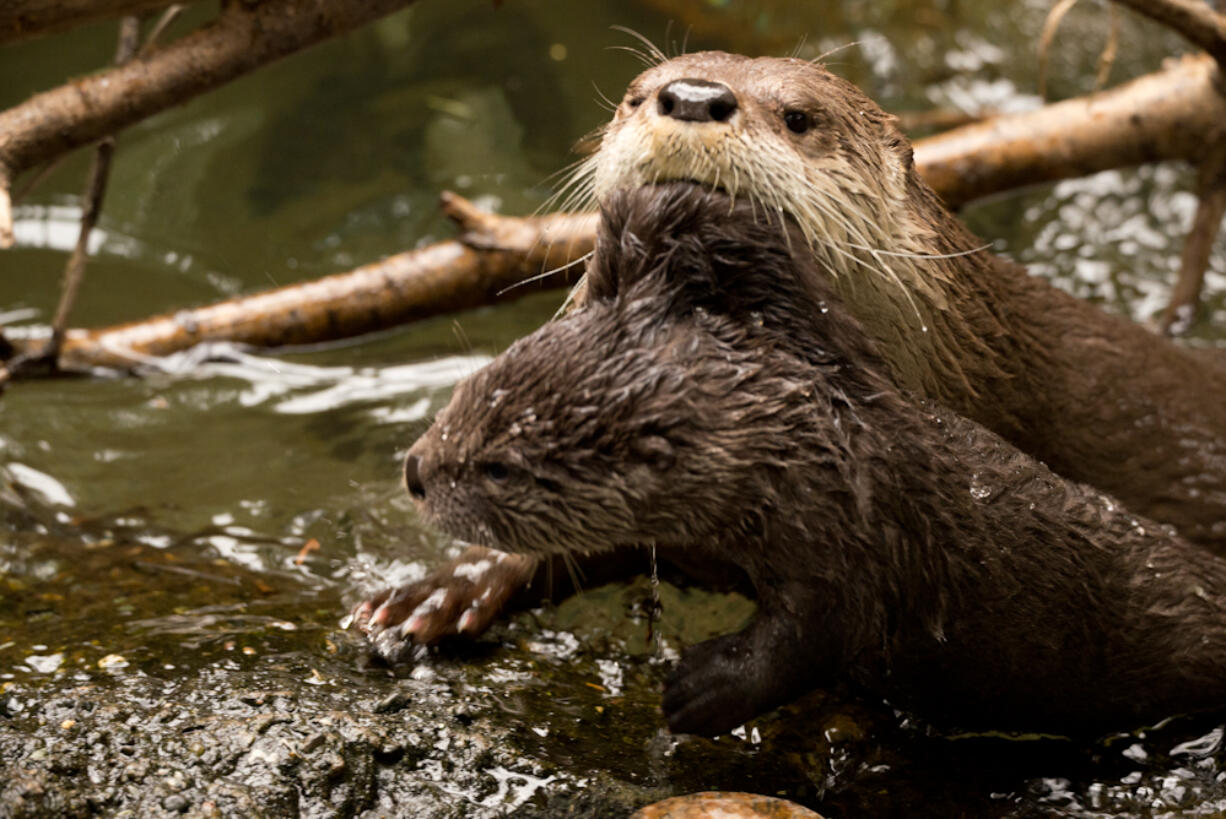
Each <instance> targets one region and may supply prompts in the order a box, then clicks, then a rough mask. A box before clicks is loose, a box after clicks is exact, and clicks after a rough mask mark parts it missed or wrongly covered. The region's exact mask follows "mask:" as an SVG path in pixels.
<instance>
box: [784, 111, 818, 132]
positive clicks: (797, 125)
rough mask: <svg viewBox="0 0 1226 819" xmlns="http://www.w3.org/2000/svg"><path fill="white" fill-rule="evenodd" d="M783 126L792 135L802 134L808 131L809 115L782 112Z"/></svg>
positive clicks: (801, 112) (800, 112) (798, 112)
mask: <svg viewBox="0 0 1226 819" xmlns="http://www.w3.org/2000/svg"><path fill="white" fill-rule="evenodd" d="M783 124H784V125H786V126H788V130H789V131H791V132H792V133H794V134H803V133H804V132H805V131H807V130H809V125H810V124H811V123H810V122H809V115H808V114H806V113H805V112H804V111H784V112H783Z"/></svg>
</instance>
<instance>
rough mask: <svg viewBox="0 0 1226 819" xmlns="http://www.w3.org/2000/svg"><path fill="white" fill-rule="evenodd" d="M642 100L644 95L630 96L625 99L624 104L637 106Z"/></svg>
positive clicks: (632, 106)
mask: <svg viewBox="0 0 1226 819" xmlns="http://www.w3.org/2000/svg"><path fill="white" fill-rule="evenodd" d="M643 100H644V97H631V98H630V99H628V100H626V105H629V106H630V107H631V108H638V107H639V106H640V105H642V104H643Z"/></svg>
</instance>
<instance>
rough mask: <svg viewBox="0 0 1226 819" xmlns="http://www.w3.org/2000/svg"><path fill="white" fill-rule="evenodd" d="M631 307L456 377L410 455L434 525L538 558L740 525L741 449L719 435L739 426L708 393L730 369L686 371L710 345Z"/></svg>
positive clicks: (526, 342) (569, 321)
mask: <svg viewBox="0 0 1226 819" xmlns="http://www.w3.org/2000/svg"><path fill="white" fill-rule="evenodd" d="M623 306H625V307H628V308H629V309H628V310H619V309H618V308H617V307H614V306H612V305H605V304H602V305H593V306H590V307H588V308H585V309H583V310H579V311H577V312H575V313H574V314H573V315H571V316H569V317H567V318H565V319H561V320H559V321H556V322H552V323H550V324H547V325H546V326H544V327H542V328H541V329H539V330H538V331H537V332H535V333H533V334H532V335H530V336H527V337H526V338H523V339H520V340H519V341H517V342H516V343H515V344H513V345H512V346H511V347H510V348H508V349H507V350H506V351H505V352H504V353H503V354H502V355H500V356H499V357H498V358H496V359H495V360H494V361H492V362H491V363H490V364H489V365H487V366H486V367H485V368H483V369H482V370H480V371H478V372H477V373H475V374H474V375H472V376H471V377H469V378H468V379H466V380H464V381H462V382H461V383H460V384H458V385H457V387H456V389H455V392H454V393H453V395H452V398H451V401H450V403H449V404H448V405H447V406H446V407H445V408H444V409H443V410H442V411H441V412H440V413H439V415H438V417H437V418H436V419H435V421H434V424H433V425H432V426H431V428H430V429H429V430H428V431H427V432H426V433H425V435H423V436H422V437H421V438H420V439H419V440H418V441H417V442H416V443H415V444H414V445H413V446H412V448H411V449H410V450H409V454H408V456H407V458H406V461H405V483H406V485H407V487H408V490H409V492H410V494H411V495H413V497H414V498H415V499H416V500H417V501H418V508H419V509H420V510H421V512H422V513H423V516H424V517H425V518H426V520H427V521H429V522H430V523H432V524H433V525H435V526H437V527H438V528H440V529H442V530H443V531H445V532H447V533H448V534H450V535H452V536H454V537H456V538H458V539H460V540H464V541H469V542H473V543H479V544H481V545H484V546H489V547H492V548H495V549H500V550H503V551H512V552H528V553H535V554H545V553H559V552H579V553H586V552H591V551H598V550H602V549H605V548H609V547H614V546H630V545H638V544H645V543H648V542H654V543H660V544H662V545H666V544H674V545H675V544H680V543H690V542H698V541H701V540H702V539H703V538H709V537H711V536H713V535H714V533H716V532H718V531H719V530H720V529H721V528H723V527H726V526H730V525H733V524H734V523H735V520H729V519H726V517H725V513H726V510H727V509H730V508H733V507H734V504H733V503H732V501H733V500H734V499H735V492H736V483H735V481H732V480H727V481H725V477H726V476H727V475H728V474H730V471H731V470H733V469H734V468H735V463H734V460H735V458H736V457H743V455H741V456H734V455H733V454H732V453H731V451H730V450H727V449H725V450H723V451H721V450H720V446H719V440H720V437H721V436H732V437H735V436H738V435H741V434H743V432H742V431H740V430H738V429H736V428H735V427H736V426H737V424H736V422H735V419H733V418H721V417H719V414H718V413H716V412H714V411H713V407H712V405H711V402H710V400H709V398H708V396H707V395H706V393H707V391H708V389H710V387H711V386H712V385H711V384H710V383H708V382H709V381H711V380H712V379H711V375H714V376H715V377H716V378H718V379H719V380H720V381H721V382H723V385H724V387H725V388H726V386H727V383H728V381H729V379H731V378H734V377H736V375H737V374H736V373H735V370H734V365H732V364H730V363H727V362H723V363H722V364H721V366H720V370H721V371H720V372H719V373H715V374H703V375H702V376H701V381H700V382H699V383H695V382H693V381H692V380H689V379H690V378H691V376H692V373H693V372H694V368H695V367H705V366H706V362H707V360H708V359H709V358H711V351H710V349H708V347H707V346H706V345H705V344H703V343H700V342H701V341H702V340H700V339H699V337H698V336H697V335H695V334H694V333H692V332H691V331H690V330H689V329H687V328H685V327H683V326H681V325H677V324H672V323H667V324H657V321H656V315H657V313H656V311H655V305H654V304H651V303H649V302H642V301H641V300H640V302H639V303H638V304H627V305H623ZM645 308H650V309H649V310H648V309H645ZM747 366H750V367H752V366H753V364H752V363H749V364H747ZM704 399H707V400H704ZM707 441H710V442H712V443H713V444H714V446H711V447H708V446H706V445H705V444H704V442H707ZM712 496H716V497H717V499H718V500H719V501H720V502H719V503H716V504H711V503H709V502H707V501H706V500H703V499H705V498H711V497H712Z"/></svg>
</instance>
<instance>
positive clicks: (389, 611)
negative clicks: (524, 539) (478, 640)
mask: <svg viewBox="0 0 1226 819" xmlns="http://www.w3.org/2000/svg"><path fill="white" fill-rule="evenodd" d="M540 562H541V561H540V560H538V559H537V558H535V557H529V556H527V555H511V554H507V553H506V552H497V551H494V550H493V549H486V548H484V547H481V546H470V547H469V548H468V549H466V550H465V551H464V553H463V554H462V555H460V556H459V557H458V558H456V559H455V560H453V561H451V562H450V563H448V564H447V565H445V566H442V567H440V568H438V569H436V570H435V571H433V572H431V573H430V574H428V575H427V576H426V577H424V578H422V579H421V580H418V581H415V582H413V583H406V584H405V585H403V586H401V587H399V588H397V589H384V590H383V591H381V592H379V593H378V594H376V595H375V596H374V597H372V598H370V599H369V600H364V601H363V602H361V603H359V604H358V605H357V606H356V607H355V608H354V609H353V613H352V615H351V622H350V628H355V629H357V630H358V631H361V632H362V633H363V634H365V635H366V636H367V638H368V639H369V640H370V642H371V647H372V650H373V651H374V653H375V654H377V655H378V656H380V657H382V658H383V659H385V660H387V661H388V662H393V663H394V662H399V661H400V660H403V659H404V658H405V657H406V656H407V654H408V652H409V650H410V649H411V648H412V647H413V645H414V644H422V645H430V644H432V643H436V642H438V641H439V640H440V639H442V638H443V637H444V636H446V635H448V634H468V635H471V636H476V635H478V634H481V633H482V632H483V631H485V630H486V629H487V628H488V627H489V626H490V624H491V623H492V622H493V621H494V619H495V618H497V617H498V615H499V614H500V613H502V611H503V610H504V609H505V608H506V607H507V605H508V602H509V601H510V600H511V598H513V597H514V596H515V595H516V594H518V593H519V592H521V591H522V590H523V588H524V587H525V586H527V585H528V584H529V583H530V582H531V581H532V579H533V577H534V576H535V575H536V573H537V570H538V567H539V565H540Z"/></svg>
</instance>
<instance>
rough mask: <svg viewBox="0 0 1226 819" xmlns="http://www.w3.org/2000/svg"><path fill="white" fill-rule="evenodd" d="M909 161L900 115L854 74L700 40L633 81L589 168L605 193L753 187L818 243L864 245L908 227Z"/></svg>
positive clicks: (884, 243)
mask: <svg viewBox="0 0 1226 819" xmlns="http://www.w3.org/2000/svg"><path fill="white" fill-rule="evenodd" d="M911 170H912V159H911V146H910V144H909V143H908V142H907V140H906V139H905V138H904V137H903V136H902V134H901V133H900V132H899V131H898V129H897V128H896V127H895V125H894V117H893V116H891V115H889V114H886V113H885V112H884V111H882V110H881V109H880V108H879V107H878V106H877V104H876V103H874V102H873V101H872V100H870V99H869V98H868V97H866V96H864V94H862V93H861V92H860V91H859V89H857V88H856V87H855V86H853V85H851V84H850V83H848V82H847V81H846V80H843V79H841V78H840V77H836V76H835V75H833V74H831V73H830V72H828V71H826V70H825V69H824V68H822V67H821V66H819V65H815V64H813V63H809V62H805V61H803V60H796V59H775V58H769V57H760V58H756V59H755V58H749V57H742V56H739V55H735V54H725V53H722V52H701V53H697V54H686V55H683V56H680V57H675V58H673V59H671V60H668V61H666V62H663V63H660V64H659V65H656V66H653V67H652V68H650V69H648V70H647V71H644V72H643V73H642V74H640V75H639V76H638V77H637V78H635V80H634V81H633V82H631V83H630V87H629V88H628V89H627V91H626V95H625V97H624V98H623V100H622V102H621V104H620V105H619V106H618V108H617V111H616V113H615V114H614V116H613V120H612V122H610V123H609V124H608V126H607V127H606V129H605V131H604V134H603V136H602V139H601V143H600V150H599V151H598V152H597V153H596V154H595V155H594V157H593V158H592V159H591V160H590V167H589V168H588V169H587V172H589V173H590V174H591V176H592V189H593V192H594V194H595V196H596V198H597V200H599V201H602V200H604V199H605V198H606V197H607V196H608V195H609V194H610V193H611V192H612V191H614V190H616V189H617V188H623V187H639V186H641V185H650V184H656V183H659V182H668V181H674V180H689V181H693V182H697V183H699V184H702V185H705V186H708V187H711V188H716V189H720V190H724V191H726V192H727V193H728V194H729V195H730V196H732V197H733V198H734V199H735V198H737V197H738V196H747V197H749V198H750V199H752V200H755V201H756V202H758V203H760V204H761V206H763V207H764V208H765V209H766V210H767V211H768V212H782V213H788V214H791V215H792V216H794V217H795V218H796V220H797V223H798V224H799V225H800V226H801V229H802V230H803V231H804V232H805V234H806V236H807V237H808V239H809V240H810V242H811V243H812V244H813V245H814V246H815V247H817V248H823V247H824V248H829V249H830V250H831V252H832V253H834V254H835V255H837V254H838V253H839V252H843V253H849V254H850V255H851V256H852V257H857V251H858V252H859V253H860V254H861V255H862V254H863V252H864V251H865V250H872V249H877V248H887V249H895V247H894V245H895V242H896V240H898V239H904V238H906V237H907V236H908V232H909V231H910V230H911V229H912V227H913V226H911V225H908V224H905V221H906V220H905V218H904V215H905V213H906V211H907V208H906V207H905V204H906V203H905V200H906V197H907V193H908V191H907V188H908V180H909V176H910V173H911ZM848 263H853V264H854V262H851V261H850V259H847V258H844V259H843V260H842V262H841V263H838V264H836V265H834V266H833V268H832V269H833V270H835V271H836V272H837V271H838V270H841V269H844V268H846V267H847V265H848ZM867 263H871V261H869V262H867Z"/></svg>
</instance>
